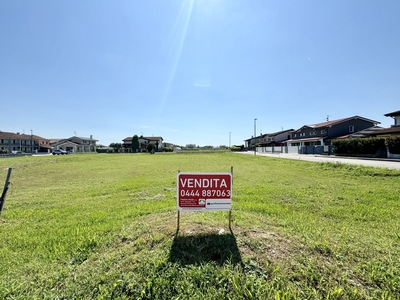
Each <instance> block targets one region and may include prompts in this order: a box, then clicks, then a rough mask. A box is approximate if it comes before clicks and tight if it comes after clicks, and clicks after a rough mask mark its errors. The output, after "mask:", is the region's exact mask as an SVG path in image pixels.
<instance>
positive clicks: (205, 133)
mask: <svg viewBox="0 0 400 300" xmlns="http://www.w3.org/2000/svg"><path fill="white" fill-rule="evenodd" d="M399 29H400V2H399V1H364V0H363V1H357V0H354V1H348V0H343V1H342V0H334V1H333V0H332V1H307V0H305V1H290V0H289V1H265V0H248V1H243V0H212V1H211V0H193V1H191V0H186V1H182V0H134V1H131V0H129V1H101V0H100V1H99V0H93V1H74V0H72V1H50V0H48V1H43V0H42V1H40V0H35V1H24V0H21V1H15V0H2V1H0V103H1V106H0V107H1V109H0V112H1V114H0V115H1V116H0V130H2V131H11V132H25V133H30V130H33V133H34V134H36V135H39V136H42V137H45V138H67V137H71V136H73V135H75V133H76V135H78V136H83V137H89V136H90V135H93V137H94V138H96V139H98V140H99V143H100V144H104V145H109V144H110V143H112V142H122V139H124V138H125V137H128V136H133V135H134V134H138V135H140V134H143V135H144V136H162V137H163V138H164V141H166V142H171V143H175V144H178V145H185V144H197V145H200V146H204V145H214V146H218V145H228V144H229V136H231V144H232V145H234V144H236V145H238V144H243V143H244V142H243V140H245V139H247V138H250V137H251V136H252V135H253V134H254V119H255V118H257V121H256V131H257V135H259V134H260V133H272V132H277V131H280V130H281V129H290V128H294V129H298V128H300V127H301V126H303V125H305V124H313V123H319V122H324V121H325V120H326V118H327V116H329V119H330V120H334V119H339V118H344V117H350V116H353V115H360V116H363V117H366V118H369V119H373V120H376V121H379V122H381V126H383V127H389V126H390V125H392V124H393V120H392V119H390V118H388V117H384V116H383V115H384V114H385V113H389V112H392V111H397V110H399V109H400V55H399V54H400V38H399ZM230 133H231V134H230Z"/></svg>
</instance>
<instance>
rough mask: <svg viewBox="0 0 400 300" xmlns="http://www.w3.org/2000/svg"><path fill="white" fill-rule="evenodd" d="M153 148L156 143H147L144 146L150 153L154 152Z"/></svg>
mask: <svg viewBox="0 0 400 300" xmlns="http://www.w3.org/2000/svg"><path fill="white" fill-rule="evenodd" d="M155 148H156V145H154V144H152V143H150V144H147V147H146V149H147V151H148V152H150V153H154V149H155Z"/></svg>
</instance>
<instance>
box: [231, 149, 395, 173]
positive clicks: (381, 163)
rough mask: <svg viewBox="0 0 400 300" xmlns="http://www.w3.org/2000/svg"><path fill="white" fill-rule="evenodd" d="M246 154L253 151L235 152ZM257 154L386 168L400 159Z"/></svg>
mask: <svg viewBox="0 0 400 300" xmlns="http://www.w3.org/2000/svg"><path fill="white" fill-rule="evenodd" d="M236 153H242V154H248V155H254V151H247V152H236ZM256 155H258V156H270V157H279V158H286V159H295V160H305V161H314V162H333V163H343V164H354V165H362V166H368V167H378V168H388V169H399V170H400V160H390V159H364V158H352V157H341V156H334V155H312V154H286V153H260V152H257V154H256Z"/></svg>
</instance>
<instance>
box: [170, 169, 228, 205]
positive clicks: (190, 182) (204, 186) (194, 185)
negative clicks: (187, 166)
mask: <svg viewBox="0 0 400 300" xmlns="http://www.w3.org/2000/svg"><path fill="white" fill-rule="evenodd" d="M176 190H177V206H178V209H179V210H195V211H199V210H231V209H232V174H231V173H178V176H177V189H176Z"/></svg>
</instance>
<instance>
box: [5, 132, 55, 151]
mask: <svg viewBox="0 0 400 300" xmlns="http://www.w3.org/2000/svg"><path fill="white" fill-rule="evenodd" d="M12 151H21V152H25V153H37V152H49V151H50V141H49V140H48V139H45V138H42V137H40V136H37V135H33V134H24V133H19V132H17V133H13V132H5V131H0V152H3V153H12Z"/></svg>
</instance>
